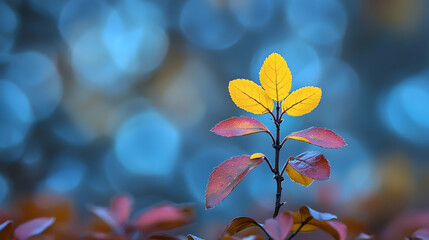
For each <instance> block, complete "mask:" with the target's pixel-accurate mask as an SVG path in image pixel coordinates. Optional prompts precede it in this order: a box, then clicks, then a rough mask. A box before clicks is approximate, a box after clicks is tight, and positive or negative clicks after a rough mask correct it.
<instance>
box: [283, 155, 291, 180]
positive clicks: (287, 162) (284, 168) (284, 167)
mask: <svg viewBox="0 0 429 240" xmlns="http://www.w3.org/2000/svg"><path fill="white" fill-rule="evenodd" d="M291 159H293V157H289V159H288V160H287V161H286V163H285V165H284V166H283V169H282V172H281V173H280V176H283V174H284V173H285V170H286V167H287V165H288V164H289V160H291Z"/></svg>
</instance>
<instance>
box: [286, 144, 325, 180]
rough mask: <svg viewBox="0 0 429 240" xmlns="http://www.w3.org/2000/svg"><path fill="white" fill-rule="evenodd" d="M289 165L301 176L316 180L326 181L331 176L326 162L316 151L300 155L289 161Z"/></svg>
mask: <svg viewBox="0 0 429 240" xmlns="http://www.w3.org/2000/svg"><path fill="white" fill-rule="evenodd" d="M289 165H290V166H291V167H292V168H293V169H295V170H296V171H297V172H299V173H301V174H302V175H304V176H306V177H309V178H312V179H316V180H326V179H328V178H329V175H330V174H331V167H330V166H329V162H328V160H326V158H325V156H323V155H322V154H321V153H319V152H316V151H307V152H304V153H301V154H300V155H299V156H297V157H295V158H293V159H291V160H289Z"/></svg>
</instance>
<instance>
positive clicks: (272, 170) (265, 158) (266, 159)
mask: <svg viewBox="0 0 429 240" xmlns="http://www.w3.org/2000/svg"><path fill="white" fill-rule="evenodd" d="M264 160H265V162H267V164H268V166H269V167H270V169H271V172H273V173H275V171H274V168H273V166H272V165H271V163H270V160H268V158H267V157H265V156H264Z"/></svg>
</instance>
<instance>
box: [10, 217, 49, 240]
mask: <svg viewBox="0 0 429 240" xmlns="http://www.w3.org/2000/svg"><path fill="white" fill-rule="evenodd" d="M54 221H55V218H36V219H33V220H30V221H28V222H25V223H23V224H21V225H19V226H18V227H17V228H16V229H15V234H14V235H15V238H18V239H19V240H23V239H27V238H30V237H32V236H35V235H38V234H41V233H42V232H43V231H45V230H46V229H47V228H48V227H50V226H51V225H52V224H53V223H54Z"/></svg>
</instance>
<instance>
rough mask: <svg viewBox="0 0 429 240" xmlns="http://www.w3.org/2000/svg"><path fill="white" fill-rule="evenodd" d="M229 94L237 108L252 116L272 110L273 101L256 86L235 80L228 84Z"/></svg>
mask: <svg viewBox="0 0 429 240" xmlns="http://www.w3.org/2000/svg"><path fill="white" fill-rule="evenodd" d="M228 89H229V94H230V95H231V98H232V101H234V103H235V104H236V105H237V106H238V107H239V108H242V109H244V110H246V111H248V112H251V113H254V114H265V113H268V112H271V111H272V110H273V108H274V103H273V100H271V98H270V97H269V96H268V94H267V93H266V92H265V91H264V90H263V89H262V87H261V86H259V85H258V84H256V83H254V82H252V81H249V80H246V79H236V80H232V81H230V82H229V86H228Z"/></svg>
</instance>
